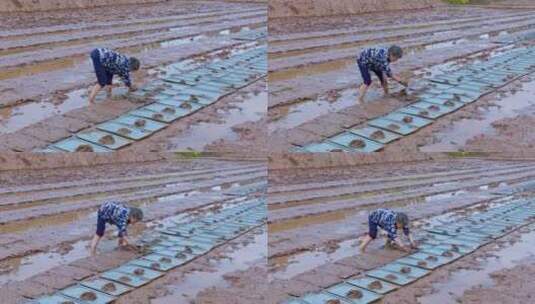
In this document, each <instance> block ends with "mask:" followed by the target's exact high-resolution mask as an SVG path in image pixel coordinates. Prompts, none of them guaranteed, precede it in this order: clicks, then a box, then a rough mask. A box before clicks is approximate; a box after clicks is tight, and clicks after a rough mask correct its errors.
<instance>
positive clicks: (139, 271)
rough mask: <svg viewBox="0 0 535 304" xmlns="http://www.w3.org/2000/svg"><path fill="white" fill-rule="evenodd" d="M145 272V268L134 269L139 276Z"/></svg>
mask: <svg viewBox="0 0 535 304" xmlns="http://www.w3.org/2000/svg"><path fill="white" fill-rule="evenodd" d="M144 273H145V270H143V269H141V268H136V270H134V274H135V275H137V276H141V275H143V274H144Z"/></svg>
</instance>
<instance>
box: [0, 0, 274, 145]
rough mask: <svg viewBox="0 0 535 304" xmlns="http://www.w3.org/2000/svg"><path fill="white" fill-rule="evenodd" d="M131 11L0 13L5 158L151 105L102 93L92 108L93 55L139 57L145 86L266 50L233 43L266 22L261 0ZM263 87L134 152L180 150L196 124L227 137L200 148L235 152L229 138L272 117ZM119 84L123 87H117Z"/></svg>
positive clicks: (139, 78) (139, 79) (0, 130)
mask: <svg viewBox="0 0 535 304" xmlns="http://www.w3.org/2000/svg"><path fill="white" fill-rule="evenodd" d="M131 10H132V14H126V15H125V6H123V5H112V6H109V7H95V8H87V9H69V10H54V11H50V12H47V18H42V13H40V12H24V13H3V14H2V13H0V16H1V18H0V20H1V21H0V37H2V38H3V39H2V43H0V66H1V67H2V68H1V69H2V71H1V72H0V100H1V101H0V138H2V140H1V142H2V144H1V145H0V146H1V147H0V150H8V151H15V152H21V151H34V150H36V149H40V148H42V147H44V146H46V145H47V144H48V143H51V142H55V141H58V140H60V139H62V138H66V137H69V136H70V135H71V134H73V133H76V132H78V131H80V130H82V129H88V128H89V129H91V128H93V127H94V126H95V125H96V124H98V123H101V122H103V121H106V120H109V119H111V118H114V117H116V116H118V115H120V114H123V113H125V112H127V111H129V110H132V109H134V108H137V107H140V106H141V105H143V104H145V103H148V102H149V101H150V100H149V99H148V98H146V99H143V100H139V99H137V98H134V97H133V96H130V95H129V94H127V93H126V90H125V89H124V88H116V89H114V94H113V96H112V97H111V98H107V97H106V96H105V94H104V93H102V94H100V95H99V96H98V97H97V103H96V104H93V105H91V104H89V103H88V100H87V99H88V89H89V87H90V86H91V85H93V84H94V82H95V76H94V72H93V67H92V63H91V61H90V59H89V53H90V52H91V50H92V49H94V48H96V47H102V46H105V47H109V48H113V49H117V50H119V51H121V52H123V53H125V54H127V55H129V56H136V57H138V58H139V59H140V61H141V63H142V69H141V71H139V72H136V73H134V77H133V78H134V84H135V85H136V86H138V87H141V86H143V85H144V84H148V83H152V82H153V81H155V80H157V79H158V78H159V77H160V76H162V75H165V73H166V72H167V71H168V69H169V66H170V65H174V66H176V65H177V64H178V65H179V66H180V67H181V68H186V69H187V68H190V67H195V66H198V65H200V64H202V63H207V62H211V61H214V60H220V59H224V58H225V57H226V56H228V55H231V54H233V53H236V52H241V51H243V50H246V49H250V48H252V47H255V46H258V45H261V44H262V43H263V42H262V41H253V42H249V41H242V40H237V39H234V38H235V35H236V34H237V33H238V32H241V31H245V30H255V29H259V28H262V27H264V26H265V25H266V22H267V13H266V4H265V3H261V2H258V3H255V2H254V1H253V2H224V1H204V2H191V1H165V2H157V3H146V4H141V5H135V6H133V9H131ZM131 10H130V9H129V10H128V11H131ZM260 82H264V84H265V81H264V80H261V81H259V82H257V83H253V84H251V85H249V86H247V87H245V88H243V89H240V90H238V91H237V92H236V93H233V94H231V95H228V96H227V97H225V98H223V100H220V101H219V102H217V103H216V104H214V105H212V106H210V107H207V108H205V109H203V111H201V112H200V113H195V114H194V115H192V116H191V117H186V118H185V119H181V120H179V122H178V123H177V126H175V128H174V130H170V131H169V132H167V134H164V135H162V136H160V140H161V138H166V140H165V141H163V142H162V141H160V142H159V143H158V144H153V143H152V142H151V143H150V144H148V145H143V144H140V145H133V146H135V148H138V146H139V148H140V149H142V150H145V151H146V150H147V149H150V148H147V147H152V146H154V147H159V146H160V143H161V145H162V146H167V145H169V146H170V148H173V146H174V145H173V141H174V142H177V141H180V140H182V139H183V140H184V141H187V140H188V138H187V136H185V138H182V135H183V134H182V133H185V131H186V129H188V128H189V125H190V124H195V123H197V122H203V121H208V122H210V123H212V124H213V126H217V125H219V126H217V127H218V128H223V129H225V130H223V131H221V132H220V133H221V134H223V135H222V136H220V137H215V138H211V139H210V140H211V141H209V139H206V141H204V142H202V143H201V147H200V148H199V149H202V147H204V146H206V145H209V144H213V143H212V141H213V142H215V141H218V140H226V141H227V142H229V144H228V146H229V147H233V146H235V145H236V143H235V142H239V141H240V140H241V137H240V136H238V135H237V133H236V132H234V131H232V129H233V128H238V127H240V125H241V124H243V123H256V122H257V120H258V113H259V112H262V114H264V113H265V111H266V110H265V104H266V103H267V97H262V96H260V97H259V96H258V95H259V93H258V92H261V91H265V89H263V90H260V89H259V88H258V83H260ZM29 83H30V84H31V85H30V86H28V85H25V84H29ZM117 84H118V86H120V85H121V84H120V83H119V82H118V80H117ZM264 87H265V85H264ZM260 95H262V94H260ZM228 108H236V109H237V110H241V111H242V114H243V115H242V117H241V118H240V119H236V118H235V116H237V115H236V114H234V115H229V113H225V111H224V109H228ZM221 111H222V113H219V112H221ZM262 116H264V115H262ZM183 120H184V121H185V122H182V121H183ZM250 131H251V132H252V133H253V136H252V137H253V139H251V140H249V141H248V140H247V138H244V139H243V140H244V141H245V143H244V144H242V143H239V144H240V145H243V146H246V148H247V149H248V150H254V151H255V152H256V153H257V154H260V153H262V152H261V151H262V149H263V148H264V147H259V148H256V147H257V144H256V141H255V139H256V138H258V137H261V134H259V133H258V131H257V130H256V129H254V128H250ZM173 136H175V137H173ZM200 138H203V137H200ZM176 148H177V149H181V148H182V147H176ZM154 149H156V150H158V149H159V148H154ZM228 149H231V148H228ZM231 150H232V149H231ZM259 151H260V152H259Z"/></svg>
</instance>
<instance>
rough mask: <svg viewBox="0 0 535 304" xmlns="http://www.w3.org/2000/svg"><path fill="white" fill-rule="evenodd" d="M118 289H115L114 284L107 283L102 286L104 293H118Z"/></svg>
mask: <svg viewBox="0 0 535 304" xmlns="http://www.w3.org/2000/svg"><path fill="white" fill-rule="evenodd" d="M116 290H117V288H116V287H115V284H113V283H111V282H110V283H106V284H104V286H102V291H104V292H112V291H116Z"/></svg>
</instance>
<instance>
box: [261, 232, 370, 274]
mask: <svg viewBox="0 0 535 304" xmlns="http://www.w3.org/2000/svg"><path fill="white" fill-rule="evenodd" d="M358 242H359V241H358V240H356V239H354V240H347V241H343V242H340V243H338V244H337V248H336V249H335V250H334V251H324V249H322V250H314V251H305V252H301V253H298V254H295V255H287V256H282V257H276V258H272V259H269V266H270V279H276V280H288V279H291V278H293V277H295V276H296V275H298V274H301V273H303V272H307V271H310V270H313V269H315V268H317V267H319V266H321V265H323V264H327V263H333V262H336V261H338V260H341V259H343V258H346V257H350V256H353V255H355V253H356V252H358V249H357V245H358Z"/></svg>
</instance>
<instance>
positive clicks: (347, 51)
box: [268, 5, 535, 153]
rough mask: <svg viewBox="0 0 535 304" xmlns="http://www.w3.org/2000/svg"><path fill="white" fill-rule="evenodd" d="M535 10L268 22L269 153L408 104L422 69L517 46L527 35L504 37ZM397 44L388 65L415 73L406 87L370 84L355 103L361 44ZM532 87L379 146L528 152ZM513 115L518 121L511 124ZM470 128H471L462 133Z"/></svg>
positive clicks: (525, 25) (524, 28)
mask: <svg viewBox="0 0 535 304" xmlns="http://www.w3.org/2000/svg"><path fill="white" fill-rule="evenodd" d="M534 14H535V12H534V10H533V9H525V8H524V9H505V8H504V9H501V8H500V7H487V6H485V5H479V6H444V7H440V8H430V9H422V10H412V11H408V12H396V11H392V12H385V13H369V14H364V15H336V16H315V17H300V18H273V19H270V20H269V26H270V37H269V51H268V57H269V59H270V61H269V70H270V71H269V81H270V82H269V86H270V92H269V103H268V132H269V136H270V141H271V142H270V149H271V151H272V152H282V151H288V149H291V148H292V147H295V146H302V145H305V144H308V143H312V142H318V141H320V140H321V139H322V138H324V137H329V136H332V135H335V134H337V133H340V132H342V131H343V130H344V129H345V128H348V127H350V126H355V125H359V124H361V123H364V122H366V121H367V120H369V119H372V118H374V117H377V116H381V115H384V114H386V113H388V112H390V111H392V110H394V109H396V108H399V107H402V106H404V105H406V104H407V103H408V102H410V101H413V99H414V96H413V94H412V91H413V90H415V88H417V87H418V79H419V78H420V77H421V76H423V75H429V74H434V73H437V72H438V71H447V70H448V68H451V67H452V66H453V65H462V64H465V63H470V62H473V61H474V60H483V61H484V60H487V59H488V58H490V57H492V56H494V55H495V54H497V53H500V52H503V51H507V50H509V49H511V48H516V47H520V46H522V44H523V43H527V42H528V41H527V40H526V41H522V43H520V44H504V43H502V42H501V41H503V39H504V38H508V37H518V36H519V35H523V34H524V33H531V32H532V31H533V27H534V26H535V24H532V22H533V16H534ZM394 43H395V44H398V45H401V46H402V47H403V48H404V50H405V56H404V57H403V58H402V59H401V60H400V61H399V62H396V63H395V64H393V69H394V72H395V73H398V74H400V75H401V77H402V78H406V79H411V82H410V88H411V92H409V93H408V95H407V94H406V93H407V92H400V93H396V92H397V90H399V87H395V86H392V87H391V91H392V92H395V93H396V94H393V95H392V96H390V97H383V96H382V89H381V88H380V86H379V85H378V84H377V81H375V82H374V85H373V86H372V89H371V90H370V92H369V94H368V96H367V97H366V101H365V103H362V104H361V103H359V102H358V100H357V99H358V93H357V87H358V85H360V83H361V81H362V80H361V77H360V74H359V72H358V69H357V68H356V66H355V58H356V56H357V54H358V52H359V51H360V50H361V49H362V48H364V47H368V46H375V45H385V46H388V45H390V44H394ZM374 79H375V78H374ZM532 87H533V81H532V78H531V75H528V76H527V77H525V78H524V79H520V80H518V81H515V82H513V83H510V84H509V85H507V86H505V87H503V88H501V89H500V90H499V91H498V92H496V93H493V94H490V95H488V96H485V97H483V98H481V99H480V100H478V101H476V102H475V103H473V104H471V105H470V106H468V107H465V108H463V109H461V110H459V111H457V112H455V113H453V114H450V115H447V116H444V117H441V118H440V119H438V121H437V122H435V123H433V124H432V125H430V126H428V127H426V128H423V129H421V130H419V131H418V132H416V133H414V134H411V135H409V136H406V137H404V138H403V139H401V140H398V141H395V142H393V143H390V144H388V145H387V146H386V148H385V151H387V152H393V153H417V152H419V151H423V152H435V151H492V152H494V151H499V152H517V151H528V152H529V151H532V150H533V148H532V144H531V140H530V137H529V135H527V136H523V135H522V134H524V133H526V132H527V131H526V130H527V129H528V128H529V122H530V120H531V119H530V117H531V116H532V115H531V112H532V111H533V110H532V106H531V103H530V102H529V99H528V100H526V96H527V95H530V94H531V89H532ZM401 93H405V94H401ZM504 94H505V95H504ZM459 121H461V123H459ZM513 121H521V122H522V123H521V124H517V125H515V124H513ZM456 124H457V125H458V126H456ZM467 129H468V130H473V131H472V132H468V133H463V131H461V130H467ZM450 142H451V143H450Z"/></svg>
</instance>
